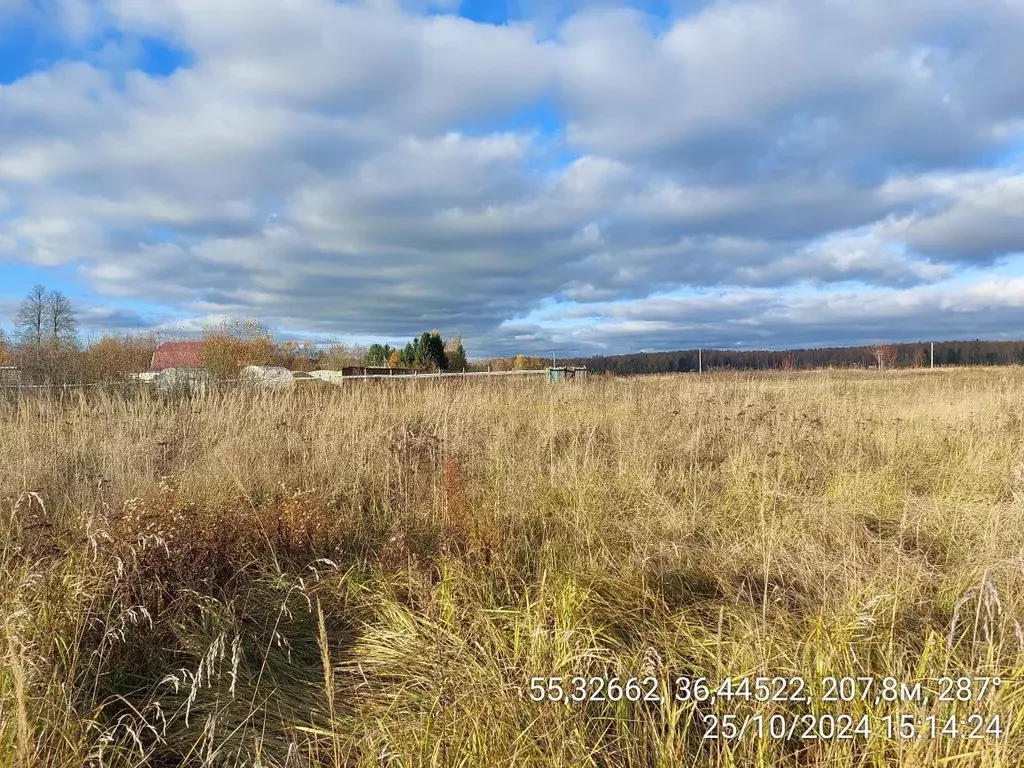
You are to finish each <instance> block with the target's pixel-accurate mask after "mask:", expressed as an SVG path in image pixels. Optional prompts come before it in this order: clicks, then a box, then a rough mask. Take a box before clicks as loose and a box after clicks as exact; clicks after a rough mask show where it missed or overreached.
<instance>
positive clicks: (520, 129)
mask: <svg viewBox="0 0 1024 768" xmlns="http://www.w3.org/2000/svg"><path fill="white" fill-rule="evenodd" d="M2 2H4V0H0V3H2ZM55 2H56V4H53V5H50V6H47V7H48V8H51V9H53V15H54V22H55V25H56V27H57V28H58V29H59V30H62V31H63V34H65V35H67V36H68V39H69V41H70V42H69V45H70V46H71V49H69V50H72V49H73V50H80V47H81V45H82V42H81V41H83V40H86V39H91V38H96V39H99V38H101V37H102V36H103V35H105V34H108V33H110V32H111V31H112V30H115V29H116V31H117V32H118V36H111V39H118V40H121V42H120V43H116V44H117V45H123V46H124V50H123V56H119V55H118V52H117V51H112V52H110V54H109V56H107V57H106V58H103V57H100V58H97V57H96V56H93V55H91V54H90V55H88V56H85V55H80V56H77V58H78V59H86V60H85V61H82V60H79V61H75V60H73V59H75V58H76V57H75V56H70V57H69V60H68V61H62V62H58V63H56V64H54V65H52V66H50V67H48V68H46V69H44V70H42V71H39V72H35V73H33V74H31V75H29V76H26V77H24V78H22V79H20V80H18V81H16V82H14V83H11V84H8V85H3V86H0V253H2V254H3V255H4V257H5V258H7V259H11V258H16V259H20V260H22V261H24V262H27V263H30V264H36V265H58V264H65V265H67V264H72V265H74V266H75V268H76V269H77V270H78V271H77V274H79V275H80V277H81V279H82V280H83V281H85V282H86V283H87V285H88V286H90V287H91V288H93V289H94V290H96V291H97V292H98V293H99V294H101V295H103V296H109V297H115V298H135V299H147V300H151V301H155V302H160V303H163V304H166V305H168V306H172V307H175V308H177V309H178V310H181V311H183V312H186V313H188V312H191V313H197V314H206V313H213V314H220V313H238V314H260V315H262V316H263V317H264V318H265V319H267V320H268V321H270V322H272V323H276V324H280V325H283V326H286V327H290V328H305V329H309V330H311V331H317V332H323V333H331V332H337V333H353V334H356V333H358V334H377V333H379V334H382V335H390V336H404V335H407V334H408V333H410V332H412V331H415V330H416V329H418V328H420V327H421V326H429V327H439V328H443V329H444V330H446V331H449V330H456V329H458V330H462V331H463V332H464V333H465V335H466V336H467V337H470V338H475V339H477V340H478V341H479V342H480V343H486V344H490V345H492V346H493V347H494V348H495V349H498V348H501V347H502V345H503V344H505V341H503V339H504V340H507V339H510V338H512V335H515V334H518V335H520V336H524V337H525V338H526V339H533V340H534V342H535V343H538V344H540V343H547V342H546V341H544V339H546V338H547V337H546V336H545V334H546V333H547V331H545V330H544V329H543V328H541V329H539V330H538V329H537V328H532V327H527V326H528V325H529V324H527V325H526V326H524V325H521V324H520V325H516V323H519V322H520V321H518V320H516V319H515V318H522V317H524V316H529V314H530V312H531V311H532V310H534V309H536V308H537V307H540V306H544V305H545V304H546V303H549V302H551V301H552V300H555V299H563V300H564V299H566V298H568V299H569V300H571V301H574V302H579V303H580V304H589V305H594V306H596V307H600V306H602V305H603V304H604V303H606V302H609V301H619V302H625V303H624V304H622V305H621V306H622V307H623V309H622V310H621V311H623V312H630V311H633V310H636V311H637V312H646V311H647V310H649V309H651V308H654V309H655V310H657V311H661V310H660V308H661V307H669V308H670V309H671V311H673V312H678V313H681V314H680V315H679V317H680V318H685V317H686V316H687V315H686V312H687V311H688V310H687V306H689V305H687V304H685V303H682V304H680V303H678V302H669V303H668V304H658V303H654V304H652V303H651V301H653V300H652V299H650V298H649V297H651V296H652V295H656V294H658V293H659V292H671V291H676V290H678V289H680V288H685V287H691V288H707V287H715V288H719V289H721V290H725V291H726V293H725V294H722V295H718V296H715V297H706V298H702V299H701V301H702V302H704V303H703V304H701V305H700V306H701V307H702V309H701V311H702V312H704V313H705V314H706V313H707V312H710V311H713V312H715V313H716V314H717V315H721V316H722V317H723V318H729V319H728V320H726V319H723V320H722V322H723V323H725V322H728V323H731V325H730V326H729V327H736V328H740V329H747V332H751V330H750V329H751V328H755V329H756V331H757V333H758V334H761V336H759V338H768V337H769V336H770V334H771V333H776V334H779V335H785V334H787V333H790V332H791V331H792V329H793V328H799V329H809V328H811V326H810V325H803V324H802V323H803V321H802V320H801V319H800V318H802V317H805V316H806V317H808V318H809V317H810V316H811V315H813V313H814V312H818V311H821V312H825V313H826V315H827V314H828V312H829V311H836V312H838V311H839V310H840V309H842V308H843V307H847V309H848V315H846V316H845V317H846V318H847V320H850V328H851V329H852V330H851V331H850V333H855V332H857V328H868V327H871V328H875V327H877V323H875V324H874V325H872V323H874V320H871V321H870V322H868V321H865V323H863V324H861V323H858V322H853V320H855V319H856V313H857V312H860V313H861V315H865V316H866V315H867V314H868V313H871V312H875V311H877V310H876V307H875V305H874V304H873V303H872V302H873V301H874V299H873V297H876V296H887V297H888V299H886V301H888V302H890V303H891V302H896V304H897V305H898V304H899V302H910V304H911V305H912V306H917V305H916V304H914V302H915V301H917V299H916V298H915V297H916V296H918V295H932V294H923V293H922V294H919V293H914V291H927V290H932V289H933V288H934V289H935V290H939V288H937V287H936V286H941V285H945V284H946V283H947V282H948V281H950V280H951V279H953V278H955V275H956V274H957V271H958V270H959V269H961V266H960V265H962V264H963V263H966V262H973V263H975V264H981V265H986V264H993V263H1012V259H1013V254H1015V253H1020V252H1022V251H1024V228H1022V224H1021V222H1022V221H1024V217H1021V216H1020V215H1018V212H1019V211H1022V210H1024V186H1022V183H1021V180H1020V179H1021V177H1020V175H1019V172H1018V171H1017V170H1015V169H1014V168H1013V167H1012V166H1011V164H1009V163H1002V164H1000V163H996V164H993V163H992V162H991V158H992V157H993V153H998V152H1001V151H1010V150H1012V149H1013V148H1014V142H1015V141H1017V140H1018V138H1019V137H1020V136H1021V135H1022V134H1021V132H1020V131H1021V127H1022V126H1024V89H1022V88H1021V86H1020V81H1019V78H1018V77H1017V76H1016V74H1015V73H1017V72H1019V71H1021V70H1022V69H1024V55H1022V54H1021V53H1020V48H1019V46H1018V45H1017V43H1016V41H1017V40H1018V38H1019V36H1020V33H1021V32H1024V14H1022V13H1021V10H1020V4H1019V3H1017V2H1011V1H1010V0H980V2H978V1H977V0H975V1H974V2H971V3H968V2H967V0H935V1H934V2H931V3H928V4H923V3H916V2H915V3H897V4H892V3H883V2H882V0H866V2H860V3H850V2H843V1H842V0H822V1H819V0H813V1H812V0H759V1H758V2H754V1H753V0H744V1H742V2H713V3H709V4H707V5H705V6H704V7H702V8H700V9H699V10H697V11H694V12H691V13H690V14H689V15H684V16H680V17H678V18H677V19H675V20H674V21H672V22H671V23H669V24H668V25H667V28H666V29H665V30H664V31H663V32H661V33H655V32H654V31H652V24H651V23H650V19H647V18H645V17H643V16H642V15H641V14H639V13H638V12H636V11H630V10H626V9H621V8H620V9H611V10H610V9H608V8H600V9H596V10H593V9H592V10H581V11H579V12H577V13H574V14H573V15H572V16H571V18H569V19H568V20H567V21H566V22H565V23H564V24H562V25H561V26H560V27H559V28H558V30H557V31H558V34H557V35H556V36H555V38H554V39H549V40H542V33H541V31H540V26H542V25H541V24H539V23H538V24H533V23H520V24H511V25H506V26H496V25H486V24H476V23H473V22H470V21H468V20H465V19H460V18H457V17H455V16H451V15H425V14H422V13H420V12H419V11H421V10H423V9H424V8H425V7H426V6H424V5H420V6H415V8H413V9H412V10H410V8H411V6H410V5H409V4H405V5H403V4H400V3H398V2H348V3H339V2H334V0H290V1H289V2H284V1H283V0H267V1H266V2H261V3H258V4H253V3H251V2H243V0H224V2H220V3H216V4H211V3H208V2H203V1H202V0H181V2H176V3H152V2H146V1H145V0H106V2H104V3H102V4H97V3H92V2H87V1H86V0H59V2H57V1H56V0H55ZM4 7H7V8H8V9H11V8H13V6H12V5H11V4H10V0H7V5H6V6H2V5H0V16H2V14H3V10H2V9H3V8H4ZM432 7H435V8H436V7H441V6H439V5H438V4H433V5H432ZM968 10H969V11H970V14H969V18H968V17H967V16H965V14H966V12H967V11H968ZM142 35H145V36H147V37H150V38H157V39H162V40H164V41H166V42H167V43H168V44H169V45H171V46H173V47H175V48H176V49H178V50H180V51H182V52H183V53H184V55H185V56H186V59H184V60H183V66H181V67H180V68H178V69H177V70H176V71H174V72H173V73H172V74H170V75H168V76H162V75H161V76H148V75H146V74H144V73H142V72H139V71H128V72H125V71H123V62H124V61H130V60H131V59H132V57H133V56H135V55H136V54H137V47H138V44H139V41H138V37H139V36H142ZM76 45H77V46H79V48H75V46H76ZM90 62H91V63H90ZM110 62H122V63H119V64H117V65H115V64H113V63H110ZM547 97H550V98H551V102H552V103H553V104H554V108H555V109H556V110H558V112H559V114H560V116H561V117H562V118H563V119H564V120H565V121H566V123H567V124H568V130H567V132H566V135H565V136H562V135H557V134H555V135H552V134H551V133H549V132H545V131H544V130H540V129H539V127H538V125H537V124H536V123H535V122H533V121H532V120H531V118H530V115H531V114H533V113H532V112H531V111H530V109H531V108H532V107H535V106H536V105H537V103H538V102H539V101H540V100H542V99H545V98H547ZM544 108H545V109H546V108H548V102H544ZM522 110H527V111H526V112H525V113H523V112H522ZM524 114H525V117H524ZM514 115H518V118H517V119H516V121H515V122H514V123H511V122H509V118H510V117H511V116H514ZM559 157H562V158H564V160H563V161H558V160H556V158H559ZM983 161H984V162H983ZM5 199H6V200H7V205H6V207H4V206H3V202H4V200H5ZM837 284H842V285H844V286H853V287H851V288H849V290H850V291H853V293H849V294H848V295H849V296H855V297H856V299H850V300H849V303H848V304H847V303H844V302H846V301H847V300H846V299H843V298H842V296H845V295H847V294H842V296H841V295H840V294H836V293H835V290H837V289H836V288H835V287H834V286H835V285H837ZM983 285H985V284H984V283H978V286H983ZM794 286H799V288H795V287H794ZM915 286H916V287H915ZM923 286H931V287H930V288H925V287H923ZM879 290H881V292H880V293H879V292H878V291H879ZM894 290H896V291H902V292H901V293H893V291H894ZM942 290H945V289H942ZM976 290H977V291H982V292H983V293H984V292H985V291H988V292H989V293H991V290H990V289H988V288H983V287H977V288H976ZM807 291H811V292H812V293H811V298H809V299H802V298H801V297H802V296H804V292H807ZM829 292H831V293H829ZM826 294H828V296H829V297H830V298H829V299H828V301H827V302H825V303H824V304H823V303H821V302H819V301H818V299H816V298H814V297H815V296H819V295H820V296H825V295H826ZM936 295H937V294H936ZM971 295H974V294H971ZM957 300H960V301H964V300H966V299H964V298H963V297H960V298H959V299H957ZM978 300H979V301H980V299H978ZM659 301H660V300H659ZM822 301H824V300H822ZM998 301H999V302H1001V303H1000V304H999V307H1002V308H1003V309H1005V308H1006V307H1008V306H1010V303H1009V299H1008V298H1007V295H1006V294H1005V293H999V294H998ZM929 306H930V307H932V309H931V310H930V311H935V309H934V308H935V307H936V306H940V305H936V304H931V305H929ZM941 306H943V307H955V306H960V305H958V304H956V303H955V302H954V303H953V304H949V303H948V302H947V303H945V304H941ZM709 307H710V308H709ZM758 307H762V308H761V309H758ZM765 307H767V308H765ZM858 307H859V309H858ZM847 309H844V310H843V311H847ZM584 311H590V310H588V309H585V310H584ZM595 311H596V310H595ZM601 311H605V310H604V309H602V310H601ZM607 311H609V312H611V310H607ZM616 311H618V310H616ZM914 311H917V310H914ZM926 311H929V310H927V308H926V307H924V306H923V305H922V306H921V307H920V312H921V313H925V312H926ZM949 311H954V310H953V309H950V310H949ZM956 311H958V312H959V311H960V310H956ZM971 311H973V310H971ZM999 311H1002V310H999ZM759 313H761V314H759ZM613 314H614V313H613ZM915 317H916V315H915ZM922 317H923V314H922ZM972 317H974V316H973V315H972ZM772 318H775V319H774V320H772ZM547 322H551V320H550V319H549V320H548V321H547ZM629 322H630V323H631V325H629V326H628V327H626V326H622V327H621V328H620V329H619V332H620V333H621V339H623V343H625V341H626V340H632V339H634V338H637V337H639V336H642V335H643V334H645V333H646V334H647V335H648V338H649V339H653V340H656V341H658V340H660V341H658V343H665V344H668V345H669V346H672V342H671V338H672V336H671V334H672V333H680V332H681V330H680V329H681V328H685V327H686V325H685V323H684V322H683V320H679V323H683V325H679V323H675V324H674V322H675V321H673V319H672V318H671V317H667V316H660V315H657V316H653V317H651V316H647V315H646V314H642V315H637V316H635V317H632V318H631V319H630V321H629ZM686 322H690V321H686ZM808 322H809V321H808ZM972 322H976V323H977V325H976V327H979V328H981V327H987V326H986V324H985V323H982V322H981V321H980V320H977V319H975V320H972ZM787 323H788V325H787ZM787 328H789V329H790V330H788V331H787V330H786V329H787ZM515 329H518V330H515ZM513 330H514V333H513ZM596 332H597V331H596V330H595V331H593V333H596ZM801 332H804V330H801ZM806 332H808V333H810V331H809V330H807V331H806ZM830 332H832V331H830ZM836 332H837V333H838V331H836ZM588 333H591V331H588V330H587V329H585V328H583V329H577V332H576V335H575V336H572V338H573V339H576V343H579V344H585V343H586V344H589V343H591V342H589V341H586V339H587V338H588V336H587V334H588ZM723 333H724V332H723ZM844 333H845V332H844ZM509 334H512V335H509ZM765 334H768V335H765ZM726 335H727V334H726ZM726 335H723V337H722V338H725V337H726ZM729 338H732V337H729ZM517 343H525V342H524V341H523V339H520V340H519V341H518V342H517ZM630 343H632V342H630ZM642 346H645V347H650V346H652V343H649V342H648V341H645V342H643V344H642Z"/></svg>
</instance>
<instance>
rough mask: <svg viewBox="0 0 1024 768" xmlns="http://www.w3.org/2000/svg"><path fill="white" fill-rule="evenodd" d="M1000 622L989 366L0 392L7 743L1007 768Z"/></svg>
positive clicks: (1014, 675)
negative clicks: (796, 686)
mask: <svg viewBox="0 0 1024 768" xmlns="http://www.w3.org/2000/svg"><path fill="white" fill-rule="evenodd" d="M0 394H3V393H0ZM1021 622H1024V369H1021V368H998V369H997V368H991V369H970V370H968V369H937V370H933V371H931V370H909V371H889V372H885V373H878V372H870V371H820V372H804V373H781V372H779V373H763V374H727V373H721V374H719V373H714V374H706V375H703V376H696V375H680V376H652V377H638V378H599V379H595V380H592V381H590V382H587V383H585V384H566V385H548V384H546V383H544V382H541V381H537V380H502V381H486V382H465V383H464V382H458V381H448V380H445V381H423V382H406V381H402V382H351V383H348V384H346V385H345V386H343V387H334V386H330V385H324V386H317V387H316V388H309V389H300V390H297V391H294V392H288V393H260V392H253V391H244V390H239V389H233V390H228V391H223V392H212V393H207V394H204V395H202V396H195V397H175V398H160V397H158V396H155V395H152V394H148V393H142V392H132V393H128V394H126V393H124V392H114V391H110V392H102V391H70V392H66V393H64V394H60V395H56V394H54V395H48V394H29V395H22V396H21V397H16V396H13V395H12V396H8V397H0V659H2V667H0V765H3V766H18V767H19V768H20V767H24V768H27V767H29V766H32V767H34V766H54V767H61V768H62V767H64V766H67V767H69V768H70V767H71V766H76V767H81V766H96V767H97V768H98V767H99V766H104V767H107V766H109V767H110V768H119V767H121V766H142V765H156V766H236V765H237V766H242V765H245V766H282V767H283V766H295V767H296V768H298V767H300V766H314V765H315V766H353V767H355V766H360V767H363V766H365V767H369V766H410V767H411V766H445V767H446V766H538V767H540V766H560V767H561V766H566V767H568V766H609V767H610V766H775V765H781V766H826V765H827V766H879V767H880V766H890V765H905V766H936V765H950V766H957V767H959V766H1007V767H1010V766H1019V765H1022V764H1024V730H1022V728H1024V722H1022V716H1024V692H1022V691H1024V688H1022V686H1021V685H1020V683H1019V682H1018V681H1022V680H1024V629H1022V624H1021ZM575 677H583V678H585V679H586V680H587V681H589V680H590V679H591V678H598V679H599V680H602V681H605V682H604V683H602V684H601V685H602V686H603V690H604V692H605V693H606V694H608V693H612V691H613V684H612V683H611V682H610V681H611V680H612V679H613V678H618V680H619V683H618V684H620V685H622V686H623V692H622V693H621V694H619V693H614V694H613V695H606V696H605V697H604V700H599V699H598V700H595V699H597V698H598V697H592V696H590V694H589V693H588V694H587V695H586V696H583V697H582V698H584V700H582V701H569V702H566V701H565V700H564V699H565V698H567V697H569V695H570V689H571V688H572V687H573V684H572V683H571V682H570V681H571V680H572V679H573V678H575ZM830 677H832V678H837V679H844V678H845V679H852V680H855V681H857V680H859V681H861V682H860V683H859V685H860V686H861V689H863V688H864V687H866V686H869V685H874V686H875V687H874V688H873V689H872V690H871V691H870V692H869V693H868V694H867V695H860V694H859V693H858V694H856V695H853V696H845V697H843V698H845V699H849V700H837V701H827V700H825V699H826V698H828V697H826V695H825V694H826V691H825V690H824V688H825V686H826V685H827V684H826V683H825V682H824V681H825V680H826V678H830ZM551 678H561V679H562V684H563V685H564V691H563V693H564V695H563V696H561V697H560V696H558V693H557V690H556V688H555V687H554V686H556V685H558V683H554V684H553V683H552V682H551ZM630 678H638V679H640V680H654V681H655V682H656V685H657V690H656V691H654V692H655V694H656V696H655V697H654V698H655V700H646V699H647V698H648V697H647V696H646V695H645V696H644V697H643V699H642V700H640V701H629V700H627V699H628V698H636V696H635V695H634V694H635V693H636V688H635V687H634V688H631V689H628V690H627V689H626V687H625V686H626V685H627V682H628V681H629V679H630ZM681 678H684V679H686V680H690V681H699V680H704V681H706V685H707V686H708V689H709V690H712V691H716V692H718V693H719V694H720V695H718V696H717V698H716V699H715V700H714V701H711V700H710V699H708V697H706V696H689V697H687V696H686V695H680V683H679V680H680V679H681ZM759 678H762V679H769V680H770V679H772V678H780V679H782V680H784V681H788V682H787V683H786V685H787V686H789V685H792V684H793V683H792V681H793V680H802V681H804V682H805V683H806V686H807V690H808V691H809V692H810V694H809V696H807V697H797V696H774V695H769V696H764V695H760V694H759V693H757V692H754V693H751V692H750V691H748V692H747V693H746V694H743V693H742V687H743V686H744V685H745V684H744V683H743V681H744V680H747V681H748V683H750V684H751V685H753V686H755V689H756V688H757V682H756V681H758V679H759ZM886 678H890V679H891V680H893V681H898V682H899V683H900V684H901V685H903V686H904V687H903V688H897V689H896V690H900V691H901V693H899V697H900V698H905V699H907V700H896V701H892V700H887V698H886V696H879V695H878V692H879V690H881V686H882V685H883V683H882V681H883V680H885V679H886ZM945 678H948V679H954V680H955V679H958V678H965V679H970V680H971V681H975V680H981V679H987V680H989V681H991V680H992V679H995V678H998V680H999V683H997V684H991V683H989V684H987V685H986V687H985V689H984V690H982V687H981V686H982V684H981V683H974V682H971V683H970V686H971V689H970V696H969V699H970V700H968V701H952V702H948V701H941V700H940V699H941V698H942V693H943V691H942V688H943V683H942V682H941V681H942V680H943V679H945ZM538 679H539V682H538ZM729 681H732V683H730V682H729ZM867 681H874V682H873V683H869V682H867ZM531 683H533V684H534V686H535V687H531ZM918 683H920V687H919V688H918V689H916V690H915V685H917V684H918ZM537 685H539V686H540V687H539V688H537V687H536V686H537ZM587 685H590V683H589V682H588V683H587ZM723 686H725V687H723ZM730 686H732V687H730ZM975 686H976V687H975ZM538 691H539V693H538ZM729 691H731V692H732V694H731V695H728V696H727V695H725V693H728V692H729ZM737 691H739V693H737ZM649 692H650V691H647V690H645V693H649ZM723 692H724V693H723ZM538 696H540V697H542V698H543V699H544V700H543V701H534V700H533V699H534V698H537V697H538ZM554 698H561V699H563V700H561V701H557V702H556V701H552V700H551V699H554ZM955 698H956V697H955V696H954V699H955ZM709 715H714V716H716V717H719V718H721V719H720V720H719V723H718V730H717V733H715V734H713V735H714V736H715V737H714V738H705V736H706V735H707V730H708V723H709V722H712V721H709V720H708V719H707V718H708V716H709ZM727 715H729V716H734V718H736V719H734V720H728V719H726V716H727ZM844 715H845V716H847V717H849V718H850V719H851V721H852V722H853V723H862V722H867V723H870V727H869V728H868V729H867V730H861V731H860V732H858V733H853V732H850V733H843V734H841V735H840V734H838V733H833V734H831V735H829V734H828V733H823V732H822V729H824V728H826V727H831V726H826V724H828V723H835V722H837V721H838V720H837V719H841V718H842V716H844ZM972 715H976V716H978V717H979V718H981V721H982V722H984V724H985V729H982V731H981V732H979V733H971V732H970V731H971V730H973V729H972V728H971V725H970V724H969V722H968V719H969V717H970V716H972ZM908 716H909V717H910V718H911V721H912V723H913V728H914V733H912V734H910V735H907V734H900V733H895V734H894V733H890V732H889V731H888V730H887V728H889V729H891V727H892V724H893V723H897V724H904V725H906V723H907V722H908V721H906V720H904V719H901V718H905V717H908ZM953 716H956V717H959V718H961V720H960V721H959V722H960V724H961V725H962V726H963V727H960V728H959V730H957V731H956V732H954V730H951V729H950V728H949V725H948V723H949V719H950V718H951V717H953ZM773 718H775V719H774V720H773ZM798 718H804V720H802V721H800V722H802V723H810V724H811V725H812V726H813V727H814V729H815V730H817V731H818V733H817V735H811V736H810V737H805V736H806V734H801V733H800V732H799V731H793V732H789V730H788V729H783V730H785V732H779V731H777V730H776V731H773V730H772V729H773V728H775V725H772V723H782V724H786V723H791V722H797V721H798V720H797V719H798ZM830 718H831V719H830ZM865 718H866V720H865ZM886 718H889V719H888V720H886ZM928 718H933V719H932V720H928ZM992 722H997V723H998V726H999V728H998V733H995V732H986V729H988V727H989V725H990V724H991V723H992ZM727 723H733V724H734V725H735V724H736V723H746V724H747V725H748V726H749V727H747V729H746V730H745V732H744V734H743V735H742V737H740V736H739V735H738V734H730V733H729V731H730V726H729V725H727ZM751 723H754V724H757V723H761V724H763V727H764V729H765V732H764V733H757V727H759V726H756V725H753V726H752V725H750V724H751ZM936 723H941V728H946V732H940V731H936V732H930V731H935V729H936V725H935V724H936ZM886 724H888V726H887V725H886ZM954 726H955V724H954ZM801 730H803V727H802V726H801ZM897 730H898V728H897ZM730 736H731V737H730ZM974 737H976V738H974Z"/></svg>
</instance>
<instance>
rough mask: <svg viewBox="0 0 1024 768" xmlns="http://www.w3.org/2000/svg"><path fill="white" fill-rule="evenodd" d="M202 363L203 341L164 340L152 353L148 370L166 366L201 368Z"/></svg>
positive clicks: (163, 368)
mask: <svg viewBox="0 0 1024 768" xmlns="http://www.w3.org/2000/svg"><path fill="white" fill-rule="evenodd" d="M202 365H203V342H201V341H165V342H164V343H163V344H161V345H160V346H159V347H157V348H156V352H154V353H153V361H152V363H151V364H150V366H149V367H150V370H153V371H165V370H167V369H168V368H201V367H202Z"/></svg>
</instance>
